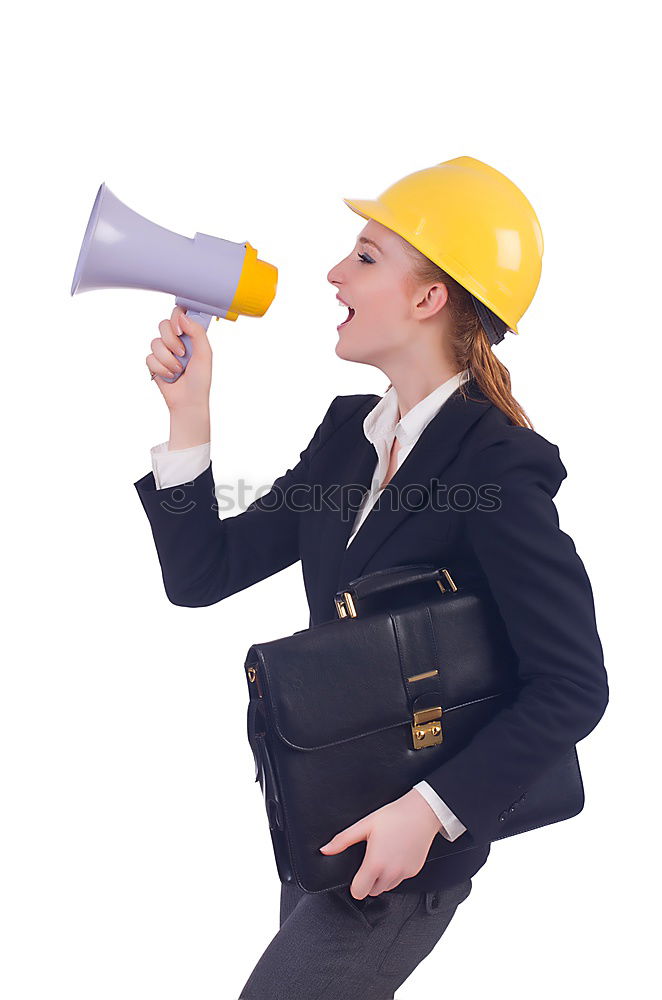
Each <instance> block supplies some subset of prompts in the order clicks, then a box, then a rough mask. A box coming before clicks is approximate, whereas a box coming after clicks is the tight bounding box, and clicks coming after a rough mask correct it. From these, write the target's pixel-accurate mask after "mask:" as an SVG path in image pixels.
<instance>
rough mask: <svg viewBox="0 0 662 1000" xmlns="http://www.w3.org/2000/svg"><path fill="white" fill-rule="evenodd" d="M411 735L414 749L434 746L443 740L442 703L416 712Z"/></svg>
mask: <svg viewBox="0 0 662 1000" xmlns="http://www.w3.org/2000/svg"><path fill="white" fill-rule="evenodd" d="M411 735H412V739H413V742H414V750H422V749H423V748H424V747H434V746H437V745H438V744H439V743H441V742H442V741H443V738H444V737H443V733H442V731H441V705H436V706H433V707H432V708H423V709H421V710H420V711H418V712H414V721H413V723H412V726H411Z"/></svg>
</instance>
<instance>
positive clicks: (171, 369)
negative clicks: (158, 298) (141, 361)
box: [145, 306, 212, 416]
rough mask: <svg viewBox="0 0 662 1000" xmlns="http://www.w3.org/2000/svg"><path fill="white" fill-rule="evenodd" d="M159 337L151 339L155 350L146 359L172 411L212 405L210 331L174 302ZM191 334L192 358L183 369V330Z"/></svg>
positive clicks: (160, 325)
mask: <svg viewBox="0 0 662 1000" xmlns="http://www.w3.org/2000/svg"><path fill="white" fill-rule="evenodd" d="M159 333H160V336H159V337H155V338H154V340H153V341H152V343H151V345H150V346H151V348H152V353H151V354H148V355H147V357H146V359H145V361H146V364H147V367H148V368H149V370H150V372H151V373H152V378H153V379H154V381H155V382H156V384H157V385H158V387H159V389H160V391H161V395H162V396H163V398H164V399H165V401H166V405H167V407H168V409H169V410H170V413H171V414H172V413H173V412H175V411H177V412H178V413H181V415H182V416H183V414H184V413H185V412H186V411H191V413H192V414H194V413H195V412H200V411H205V410H208V409H209V393H210V389H211V369H212V349H211V344H210V343H209V339H208V337H207V331H206V330H205V329H204V327H203V326H202V325H201V324H200V323H196V322H195V321H194V320H191V319H189V317H188V316H187V315H186V313H185V312H184V310H183V309H182V308H181V306H175V308H174V309H173V311H172V314H171V316H170V319H164V320H162V321H161V322H160V323H159ZM183 333H185V334H188V336H189V337H190V344H191V358H190V361H189V362H188V364H187V365H186V369H185V371H182V365H181V364H180V363H179V360H178V356H182V355H183V354H184V345H183V343H182V341H181V340H180V334H183ZM180 372H181V377H180V378H178V379H177V380H176V381H175V382H168V381H166V379H168V378H172V376H173V375H179V374H180Z"/></svg>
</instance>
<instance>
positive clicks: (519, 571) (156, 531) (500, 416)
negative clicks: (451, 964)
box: [135, 378, 609, 891]
mask: <svg viewBox="0 0 662 1000" xmlns="http://www.w3.org/2000/svg"><path fill="white" fill-rule="evenodd" d="M465 390H466V391H467V396H468V398H466V399H465V397H464V396H463V394H462V392H461V390H460V389H456V390H455V392H454V393H453V394H452V395H451V396H450V397H449V398H448V399H447V400H446V402H445V403H444V405H443V406H442V407H441V409H440V410H439V412H438V413H437V415H436V416H435V417H434V418H433V419H432V420H431V421H430V423H429V424H428V425H427V427H426V428H425V430H424V431H423V433H422V434H421V436H420V438H419V440H418V441H417V443H416V445H415V446H414V448H413V449H412V451H411V452H410V453H409V455H408V456H407V457H406V459H405V460H404V461H403V463H402V465H401V466H400V468H399V469H398V470H397V471H396V473H395V474H394V476H393V477H392V479H391V481H390V483H389V484H388V485H387V487H386V489H385V490H384V492H383V493H382V494H381V496H380V499H379V502H378V504H376V505H375V507H374V508H373V509H372V510H371V512H370V513H369V514H368V516H367V518H366V520H365V521H364V523H363V524H362V526H361V528H360V529H359V531H358V533H357V535H356V537H355V538H354V540H353V541H352V543H351V545H350V546H349V548H348V549H346V548H345V546H346V542H347V539H348V537H349V534H350V532H351V528H352V525H353V521H354V518H355V516H356V513H357V510H358V508H359V505H360V502H361V499H362V497H363V495H364V494H365V492H366V490H367V489H368V488H369V486H370V482H371V478H372V475H373V473H374V471H375V465H376V455H375V450H374V447H373V445H372V444H371V443H370V442H369V441H367V439H366V438H365V435H364V433H363V420H364V418H365V416H366V414H367V413H368V412H369V411H370V410H371V409H372V408H373V407H374V406H375V405H376V403H377V402H378V401H379V399H380V397H379V396H376V395H354V396H337V397H336V398H335V399H334V400H333V402H332V403H331V405H330V406H329V408H328V410H327V412H326V414H325V416H324V419H323V420H322V422H321V424H320V425H319V427H318V428H317V430H316V431H315V433H314V435H313V437H312V440H311V441H310V443H309V444H308V446H307V447H306V448H305V449H304V451H302V452H301V455H300V459H299V461H298V463H297V464H296V465H295V466H294V468H293V469H288V470H287V472H286V473H285V474H284V475H282V476H280V477H279V478H278V479H277V480H276V481H275V482H274V484H273V486H272V488H271V490H270V491H269V492H268V493H267V494H265V495H264V496H262V497H261V498H260V499H258V500H257V501H255V502H254V503H252V504H251V505H250V507H248V508H247V509H246V510H245V511H243V512H241V513H239V514H235V515H233V516H228V517H223V518H219V516H218V510H217V506H216V504H215V497H214V479H213V474H212V468H211V463H210V465H209V466H208V468H207V469H206V470H205V471H204V472H203V473H202V474H201V475H200V476H198V477H197V478H196V480H195V481H194V482H191V483H188V484H184V485H183V486H181V487H177V488H167V489H162V490H157V489H156V488H155V482H154V476H153V474H152V473H151V472H149V473H148V474H147V475H146V476H143V478H142V479H139V480H138V481H137V482H136V483H135V487H136V489H137V491H138V495H139V497H140V500H141V502H142V504H143V507H144V509H145V512H146V514H147V517H148V518H149V522H150V525H151V528H152V533H153V536H154V542H155V544H156V550H157V553H158V557H159V561H160V564H161V570H162V575H163V582H164V586H165V591H166V594H167V596H168V599H169V600H170V601H171V602H172V603H173V604H176V605H181V606H183V607H190V608H193V607H206V606H208V605H210V604H215V603H216V602H217V601H221V600H223V599H224V598H226V597H229V596H230V595H232V594H235V593H237V592H238V591H240V590H244V589H245V588H246V587H250V586H251V585H252V584H254V583H256V582H257V581H259V580H263V579H264V578H265V577H268V576H271V575H272V574H273V573H277V572H278V571H279V570H282V569H284V568H285V567H287V566H290V565H291V564H292V563H294V562H296V561H298V560H299V559H300V560H301V564H302V571H303V579H304V584H305V589H306V595H307V598H308V604H309V608H310V619H309V625H316V624H318V623H320V622H324V621H329V620H331V619H334V618H335V617H336V609H335V604H334V595H335V593H336V591H337V590H339V589H341V588H342V587H343V586H344V585H345V584H347V583H349V581H350V580H352V579H354V578H355V577H357V576H360V575H361V574H364V573H369V572H372V571H373V570H378V569H385V568H387V567H391V566H398V565H404V564H408V563H416V562H425V563H434V564H435V565H436V566H446V567H448V569H449V570H450V572H451V574H453V576H454V578H455V580H456V582H457V583H458V584H461V585H465V586H467V587H469V586H471V583H472V581H474V580H475V581H479V582H482V583H487V585H488V586H489V588H490V589H491V591H492V593H493V595H494V598H495V600H496V602H497V604H498V607H499V610H500V612H501V614H502V616H503V619H504V621H505V624H506V627H507V630H508V633H509V636H510V640H511V642H512V645H513V647H514V649H515V652H516V653H517V656H518V659H519V672H520V676H521V679H522V681H523V682H524V685H523V688H522V690H521V693H520V695H519V696H518V698H517V700H516V702H515V703H514V704H513V705H512V706H510V707H508V708H506V709H504V710H503V711H501V712H500V713H498V715H497V716H495V718H494V719H493V720H491V721H490V723H489V724H488V725H486V726H485V727H484V728H483V729H481V730H480V731H479V732H478V733H477V734H476V735H475V737H474V738H473V739H472V740H471V741H470V743H469V744H468V745H467V746H466V747H465V748H464V749H462V750H461V751H459V752H458V753H457V754H455V756H454V757H452V758H451V759H450V760H448V761H446V762H445V763H444V764H442V765H441V766H440V767H438V768H437V769H436V770H433V771H432V772H428V773H423V774H421V775H420V779H423V778H424V779H425V780H426V781H428V782H429V783H430V785H431V786H432V787H433V788H434V789H435V790H436V791H437V792H438V794H439V795H440V796H441V798H442V799H443V800H444V802H446V803H447V804H448V806H449V808H450V809H452V810H453V812H454V813H455V814H456V815H457V816H458V818H459V819H460V820H461V821H462V823H463V824H464V825H465V826H466V827H467V830H466V831H465V832H464V833H463V834H462V835H461V838H458V839H462V840H463V841H465V842H466V848H467V849H466V850H465V851H463V852H461V853H459V854H457V855H453V856H451V857H449V858H441V859H439V860H438V862H435V863H428V864H427V865H426V873H424V875H422V876H419V877H416V876H414V878H410V879H405V880H403V882H401V883H400V885H399V886H397V887H396V889H395V890H393V891H412V890H415V889H432V888H444V887H446V886H449V885H454V884H456V883H457V882H459V881H461V880H462V879H464V878H467V877H469V876H470V875H473V874H475V872H476V871H477V870H478V869H479V868H480V867H482V865H483V864H484V863H485V861H486V860H487V856H488V854H489V850H490V847H489V843H490V840H491V839H492V838H494V837H496V836H498V835H499V832H500V830H499V826H500V823H499V815H500V814H501V813H502V811H503V810H507V809H509V808H510V807H511V806H514V807H516V803H517V801H518V799H519V797H520V795H521V792H522V791H523V790H525V789H526V788H527V786H528V785H529V784H530V783H531V782H532V781H533V780H534V779H535V778H536V777H537V776H538V775H539V774H541V773H542V772H543V770H544V769H545V767H546V766H548V765H549V764H550V763H552V762H553V761H554V760H555V759H556V758H557V757H559V756H561V754H563V753H564V752H565V751H568V750H570V749H571V748H572V746H573V745H574V744H576V743H577V742H578V741H580V740H581V739H583V738H584V737H585V736H587V735H588V734H589V733H590V732H591V730H592V729H593V728H594V727H595V726H596V725H597V723H598V722H599V720H600V719H601V717H602V715H603V713H604V711H605V708H606V706H607V702H608V698H609V689H608V684H607V674H606V671H605V667H604V662H603V651H602V645H601V642H600V638H599V636H598V632H597V627H596V619H595V610H594V604H593V594H592V590H591V584H590V582H589V579H588V576H587V574H586V570H585V568H584V564H583V563H582V561H581V559H580V557H579V555H578V554H577V552H576V550H575V546H574V544H573V541H572V539H571V538H570V537H569V536H568V535H567V534H565V533H564V532H563V531H561V529H560V527H559V520H558V513H557V510H556V507H555V505H554V503H553V497H554V496H555V495H556V493H557V491H558V489H559V486H560V485H561V482H562V481H563V479H565V477H566V475H567V472H566V469H565V467H564V465H563V463H562V461H561V459H560V456H559V450H558V448H557V447H556V445H554V444H551V443H550V442H549V441H547V440H546V439H545V438H544V437H541V435H539V434H538V433H536V432H535V431H533V430H531V429H530V428H528V427H519V426H515V425H513V424H511V422H510V421H509V419H508V418H507V417H506V415H505V414H504V413H503V412H502V411H501V410H500V409H499V408H498V407H496V406H494V405H493V404H492V403H491V402H490V401H489V400H488V399H487V398H486V397H485V396H484V395H483V393H482V392H481V390H480V389H479V387H478V385H477V383H476V381H475V379H473V378H472V379H470V380H469V381H468V382H467V383H466V384H465ZM420 779H419V780H420ZM403 791H406V789H405V790H403ZM359 818H360V817H358V816H357V819H359Z"/></svg>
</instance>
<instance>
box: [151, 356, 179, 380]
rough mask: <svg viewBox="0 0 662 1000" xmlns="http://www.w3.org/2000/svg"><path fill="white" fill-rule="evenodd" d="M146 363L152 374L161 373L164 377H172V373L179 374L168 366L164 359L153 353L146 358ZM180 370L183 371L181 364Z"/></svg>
mask: <svg viewBox="0 0 662 1000" xmlns="http://www.w3.org/2000/svg"><path fill="white" fill-rule="evenodd" d="M145 364H146V365H147V367H148V368H149V370H150V371H151V373H152V375H161V377H162V378H170V377H171V376H172V375H176V374H177V372H176V371H174V370H173V369H171V368H168V367H167V366H166V365H164V364H163V362H162V361H159V359H158V358H157V357H156V355H155V354H153V353H152V354H148V355H147V357H146V358H145ZM179 371H181V365H180V366H179Z"/></svg>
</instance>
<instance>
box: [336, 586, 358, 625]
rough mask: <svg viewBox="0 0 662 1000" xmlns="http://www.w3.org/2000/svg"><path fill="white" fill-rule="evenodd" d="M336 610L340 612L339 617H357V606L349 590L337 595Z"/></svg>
mask: <svg viewBox="0 0 662 1000" xmlns="http://www.w3.org/2000/svg"><path fill="white" fill-rule="evenodd" d="M334 601H335V602H336V611H337V612H338V618H347V617H348V616H349V617H350V618H356V607H355V606H354V601H353V600H352V595H351V594H350V593H349V591H348V590H346V591H344V593H343V594H342V595H341V596H340V597H335V598H334Z"/></svg>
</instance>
